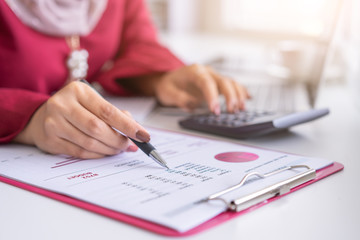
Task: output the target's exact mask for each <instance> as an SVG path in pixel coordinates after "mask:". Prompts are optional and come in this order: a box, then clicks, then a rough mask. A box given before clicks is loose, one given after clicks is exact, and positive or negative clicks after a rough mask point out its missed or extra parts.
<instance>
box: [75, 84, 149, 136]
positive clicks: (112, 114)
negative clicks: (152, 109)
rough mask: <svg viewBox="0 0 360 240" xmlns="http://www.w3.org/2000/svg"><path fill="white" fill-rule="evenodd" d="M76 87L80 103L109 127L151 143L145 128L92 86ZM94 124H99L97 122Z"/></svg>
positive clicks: (82, 85)
mask: <svg viewBox="0 0 360 240" xmlns="http://www.w3.org/2000/svg"><path fill="white" fill-rule="evenodd" d="M74 85H75V87H76V88H77V89H76V91H78V92H79V93H78V94H77V96H78V101H79V103H80V104H81V105H82V106H83V107H84V108H86V109H87V110H88V111H90V112H91V113H93V114H94V115H95V116H96V117H97V118H99V119H101V120H102V121H104V122H105V123H106V124H108V125H109V126H111V127H114V128H116V129H117V130H119V131H120V132H122V133H123V134H125V135H126V136H128V137H131V138H134V139H136V140H138V141H140V142H148V141H150V134H149V133H148V132H147V131H146V130H145V128H143V127H142V126H141V125H140V124H138V123H137V122H136V121H135V120H134V119H132V118H131V117H129V116H128V115H127V114H125V113H123V112H122V111H121V110H119V109H118V108H116V107H115V106H113V105H112V104H110V103H109V102H107V101H106V100H105V99H104V98H102V97H101V96H100V95H99V94H98V93H97V92H95V91H94V90H93V89H92V88H91V87H90V86H87V85H86V84H84V83H81V82H77V84H74ZM93 122H95V123H97V121H95V120H94V121H93ZM97 129H100V128H97Z"/></svg>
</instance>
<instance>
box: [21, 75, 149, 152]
mask: <svg viewBox="0 0 360 240" xmlns="http://www.w3.org/2000/svg"><path fill="white" fill-rule="evenodd" d="M112 127H114V128H116V129H118V130H119V131H121V132H122V133H124V134H125V135H126V136H129V137H131V138H133V139H136V140H138V141H141V142H148V141H149V140H150V135H149V133H148V132H147V131H146V130H145V129H144V128H143V127H141V126H140V125H139V124H138V123H136V121H135V120H133V119H132V118H131V116H130V115H129V114H128V113H127V112H126V111H121V110H119V109H117V108H116V107H114V106H113V105H111V104H110V103H109V102H107V101H106V100H104V99H103V98H102V97H101V96H100V95H99V94H97V93H96V92H95V91H94V90H93V89H92V88H91V87H90V86H88V85H86V84H84V83H81V82H72V83H70V84H68V85H67V86H65V87H64V88H63V89H61V90H60V91H58V92H57V93H56V94H54V95H53V96H52V97H50V98H49V99H48V101H46V102H45V103H44V104H43V105H42V106H41V107H40V108H39V109H38V110H37V111H36V112H35V113H34V115H33V117H32V118H31V120H30V122H29V123H28V125H27V126H26V128H25V129H24V130H23V131H22V132H21V133H20V134H19V135H18V136H17V137H16V138H15V139H14V141H15V142H20V143H25V144H31V145H36V146H37V147H38V148H39V149H41V150H43V151H45V152H49V153H52V154H66V155H69V156H74V157H78V158H100V157H103V156H106V155H114V154H117V153H119V152H121V151H136V150H137V147H136V145H134V144H133V143H132V142H131V141H130V140H129V139H128V138H127V137H125V136H123V135H121V134H119V133H117V132H116V131H115V130H113V129H112Z"/></svg>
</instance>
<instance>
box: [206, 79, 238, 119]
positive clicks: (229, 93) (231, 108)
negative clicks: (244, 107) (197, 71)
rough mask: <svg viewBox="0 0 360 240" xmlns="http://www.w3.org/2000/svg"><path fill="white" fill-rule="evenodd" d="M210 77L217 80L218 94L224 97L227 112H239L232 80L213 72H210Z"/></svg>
mask: <svg viewBox="0 0 360 240" xmlns="http://www.w3.org/2000/svg"><path fill="white" fill-rule="evenodd" d="M212 75H213V77H214V78H215V79H216V80H217V83H218V86H219V90H220V93H222V94H223V95H224V96H225V100H226V109H227V111H228V112H235V111H237V110H239V106H240V102H239V101H238V97H237V95H236V90H235V88H234V85H233V84H232V80H230V79H227V78H225V77H222V76H220V75H218V74H216V73H214V72H212Z"/></svg>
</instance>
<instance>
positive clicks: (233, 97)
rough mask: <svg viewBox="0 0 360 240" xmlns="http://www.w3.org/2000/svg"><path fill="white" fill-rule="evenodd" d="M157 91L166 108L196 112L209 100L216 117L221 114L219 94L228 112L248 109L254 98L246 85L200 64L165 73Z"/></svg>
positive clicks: (156, 94)
mask: <svg viewBox="0 0 360 240" xmlns="http://www.w3.org/2000/svg"><path fill="white" fill-rule="evenodd" d="M154 91H155V96H156V97H157V98H158V100H159V101H160V103H161V104H163V105H167V106H178V107H181V108H183V109H186V110H192V109H194V108H195V107H197V106H199V105H200V104H201V103H202V102H203V101H204V100H205V101H206V103H207V105H208V107H209V109H210V111H212V112H213V113H215V114H219V113H220V105H219V101H218V96H219V94H223V95H224V96H225V100H226V107H227V111H228V112H235V111H238V110H240V109H244V107H245V105H244V103H245V100H246V99H248V98H249V97H250V96H249V94H248V92H247V90H246V88H245V87H244V86H242V85H240V84H238V83H237V82H235V81H234V80H232V79H230V78H227V77H224V76H221V75H219V74H217V73H215V72H214V71H213V70H212V69H211V68H209V67H206V66H203V65H197V64H194V65H190V66H185V67H182V68H180V69H177V70H175V71H171V72H168V73H165V74H164V75H162V77H161V78H160V80H159V81H158V82H157V83H156V85H155V89H154Z"/></svg>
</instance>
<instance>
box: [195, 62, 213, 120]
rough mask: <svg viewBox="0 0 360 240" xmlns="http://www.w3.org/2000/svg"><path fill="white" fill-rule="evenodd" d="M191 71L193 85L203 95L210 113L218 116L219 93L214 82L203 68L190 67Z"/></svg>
mask: <svg viewBox="0 0 360 240" xmlns="http://www.w3.org/2000/svg"><path fill="white" fill-rule="evenodd" d="M191 71H192V72H193V74H194V78H195V83H196V85H197V87H198V88H199V89H200V90H201V92H202V93H203V95H204V97H205V101H206V103H207V104H208V106H209V109H210V111H212V112H213V113H215V114H220V104H219V99H218V97H219V92H218V88H217V84H216V80H215V79H214V78H213V76H212V75H211V74H210V72H209V71H208V69H207V68H206V67H204V66H200V65H192V66H191Z"/></svg>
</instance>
